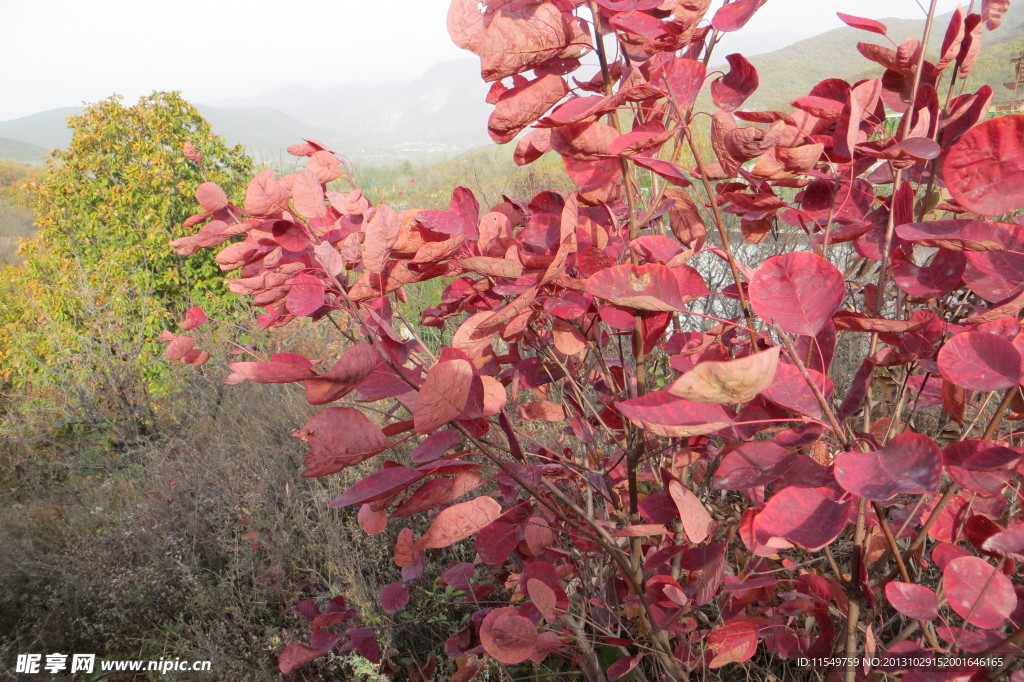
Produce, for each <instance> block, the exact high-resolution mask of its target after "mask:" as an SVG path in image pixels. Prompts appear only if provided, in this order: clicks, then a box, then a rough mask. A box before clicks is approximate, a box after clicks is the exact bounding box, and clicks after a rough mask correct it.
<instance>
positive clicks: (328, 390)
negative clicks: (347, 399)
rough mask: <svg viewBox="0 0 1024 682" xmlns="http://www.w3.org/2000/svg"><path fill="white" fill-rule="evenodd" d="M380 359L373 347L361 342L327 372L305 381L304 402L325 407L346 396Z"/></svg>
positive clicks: (346, 352)
mask: <svg viewBox="0 0 1024 682" xmlns="http://www.w3.org/2000/svg"><path fill="white" fill-rule="evenodd" d="M378 364H380V358H379V357H378V356H377V351H375V350H374V349H373V346H371V345H370V344H368V343H366V342H363V343H357V344H356V345H354V346H352V347H351V348H349V349H348V350H347V351H345V353H344V354H343V355H342V356H341V357H340V358H339V359H338V361H337V362H336V363H334V366H333V367H331V369H330V370H329V371H327V372H326V373H324V374H321V375H320V376H318V377H314V378H312V379H306V380H305V381H304V382H303V385H304V386H305V387H306V400H307V401H308V402H309V404H310V405H325V404H327V403H330V402H334V401H335V400H338V399H340V398H343V397H344V396H346V395H348V394H349V393H350V392H352V391H353V390H354V389H356V388H357V387H358V386H359V384H361V383H362V382H363V379H365V378H366V377H368V376H369V375H370V372H372V371H373V370H374V368H375V367H377V365H378Z"/></svg>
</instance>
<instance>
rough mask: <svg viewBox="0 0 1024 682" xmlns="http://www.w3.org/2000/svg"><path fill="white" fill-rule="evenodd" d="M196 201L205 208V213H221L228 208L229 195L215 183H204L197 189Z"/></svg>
mask: <svg viewBox="0 0 1024 682" xmlns="http://www.w3.org/2000/svg"><path fill="white" fill-rule="evenodd" d="M196 201H198V202H199V205H200V206H202V207H203V210H204V211H210V212H211V213H212V212H214V211H219V210H220V209H222V208H227V205H228V195H227V194H225V193H224V190H223V189H221V187H220V185H218V184H217V183H215V182H204V183H203V184H201V185H199V186H198V187H196Z"/></svg>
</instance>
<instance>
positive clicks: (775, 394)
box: [761, 362, 835, 419]
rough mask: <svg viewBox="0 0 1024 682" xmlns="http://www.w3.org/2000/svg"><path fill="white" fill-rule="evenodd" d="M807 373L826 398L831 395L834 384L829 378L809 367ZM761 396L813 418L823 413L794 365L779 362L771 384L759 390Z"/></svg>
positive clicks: (815, 397)
mask: <svg viewBox="0 0 1024 682" xmlns="http://www.w3.org/2000/svg"><path fill="white" fill-rule="evenodd" d="M807 373H808V374H809V375H810V377H811V381H813V382H814V384H815V385H816V386H817V387H818V388H819V389H820V390H821V393H822V394H823V395H824V396H825V397H826V398H828V397H830V396H831V395H832V391H833V390H834V389H835V386H834V384H833V382H832V380H831V379H829V378H828V377H827V376H826V375H824V374H822V373H821V372H819V371H817V370H813V369H810V368H807ZM761 396H762V397H763V398H765V399H766V400H770V401H772V402H773V403H775V404H776V405H778V406H779V407H784V408H786V409H787V410H792V411H793V412H796V413H797V414H804V415H807V416H808V417H814V418H815V419H820V418H821V417H822V414H823V410H822V408H821V403H819V402H818V398H817V396H815V395H814V392H813V391H812V390H811V387H810V386H808V385H807V381H806V380H805V379H804V377H803V375H802V374H801V373H800V370H799V369H798V368H797V367H796V366H795V365H790V364H788V363H784V362H783V363H779V365H778V367H776V368H775V379H774V381H772V385H771V386H769V387H768V388H766V389H765V390H763V391H761Z"/></svg>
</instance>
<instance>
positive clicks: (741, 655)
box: [706, 621, 757, 670]
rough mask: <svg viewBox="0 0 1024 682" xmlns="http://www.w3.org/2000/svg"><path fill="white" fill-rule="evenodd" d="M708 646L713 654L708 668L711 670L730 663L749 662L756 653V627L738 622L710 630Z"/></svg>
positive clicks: (744, 622)
mask: <svg viewBox="0 0 1024 682" xmlns="http://www.w3.org/2000/svg"><path fill="white" fill-rule="evenodd" d="M706 641H707V643H708V646H709V647H710V648H711V650H712V651H714V652H715V657H714V658H713V659H711V662H710V663H709V664H708V667H709V668H711V669H712V670H713V669H715V668H721V667H722V666H724V665H728V664H730V663H742V662H743V661H747V660H750V659H751V658H752V657H753V656H754V653H755V652H756V651H757V627H756V626H755V625H754V624H753V623H748V622H746V621H740V622H738V623H731V624H729V625H726V626H725V627H721V628H718V629H717V630H712V631H711V632H709V633H708V636H707V640H706Z"/></svg>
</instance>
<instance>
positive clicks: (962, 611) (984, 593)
mask: <svg viewBox="0 0 1024 682" xmlns="http://www.w3.org/2000/svg"><path fill="white" fill-rule="evenodd" d="M942 590H943V593H944V594H945V597H946V601H947V602H948V603H949V605H950V607H952V609H953V610H954V611H956V612H957V614H959V615H960V617H962V618H964V619H965V620H966V621H967V622H968V623H970V624H971V625H975V626H977V627H979V628H984V629H995V628H998V627H1001V626H1002V625H1003V623H1004V622H1005V621H1006V619H1007V617H1009V615H1010V614H1011V613H1012V612H1013V609H1014V608H1015V607H1016V605H1017V594H1016V593H1015V592H1014V589H1013V583H1012V582H1010V579H1009V578H1008V577H1007V576H1006V575H1004V574H1003V573H1002V572H1001V571H1000V570H999V569H998V568H996V567H995V566H993V565H991V564H990V563H988V562H987V561H985V560H983V559H979V558H978V557H973V556H965V557H960V558H958V559H953V560H952V561H950V562H949V563H948V564H946V568H945V569H944V570H943V571H942Z"/></svg>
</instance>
